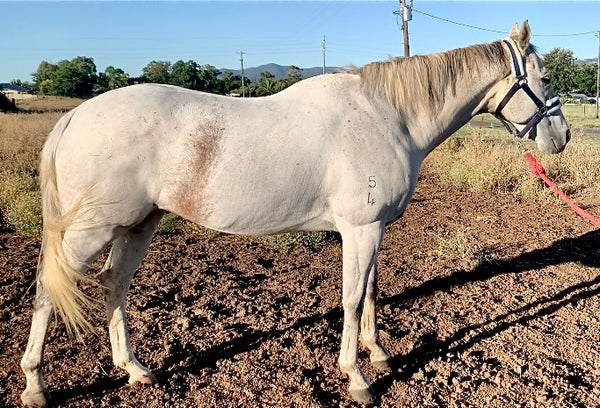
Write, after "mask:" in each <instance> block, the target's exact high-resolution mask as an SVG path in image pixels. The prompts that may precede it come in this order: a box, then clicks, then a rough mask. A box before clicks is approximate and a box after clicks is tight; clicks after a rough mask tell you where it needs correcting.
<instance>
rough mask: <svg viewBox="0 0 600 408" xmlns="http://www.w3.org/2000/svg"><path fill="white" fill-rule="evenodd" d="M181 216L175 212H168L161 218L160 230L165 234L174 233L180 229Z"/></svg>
mask: <svg viewBox="0 0 600 408" xmlns="http://www.w3.org/2000/svg"><path fill="white" fill-rule="evenodd" d="M180 230H181V228H180V226H179V216H178V215H176V214H173V213H166V214H165V215H163V217H162V218H161V219H160V223H159V224H158V232H160V233H163V234H174V233H176V232H178V231H180Z"/></svg>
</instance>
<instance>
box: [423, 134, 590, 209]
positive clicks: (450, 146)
mask: <svg viewBox="0 0 600 408" xmlns="http://www.w3.org/2000/svg"><path fill="white" fill-rule="evenodd" d="M500 132H501V130H498V131H493V130H490V129H468V130H464V129H463V131H462V133H461V134H460V135H458V136H452V137H451V138H450V139H448V141H447V142H446V143H444V144H442V145H441V146H440V147H438V148H437V149H436V150H434V151H433V152H432V153H431V154H430V155H429V157H428V158H427V159H426V160H425V162H424V164H423V170H424V172H425V173H426V174H429V175H432V176H433V177H434V178H435V179H436V180H437V181H439V182H440V183H443V184H446V185H449V186H452V187H454V188H459V189H463V190H468V191H472V192H475V193H496V194H513V195H515V196H517V197H518V198H522V199H528V200H531V199H542V200H545V199H548V197H550V196H551V194H550V193H549V192H548V191H547V189H546V188H545V187H544V186H543V184H542V183H541V182H540V181H539V179H538V178H537V177H534V176H533V175H531V174H530V173H529V167H528V165H527V163H526V161H525V160H524V159H523V157H522V154H521V151H520V149H519V146H518V145H517V143H516V142H514V141H513V140H511V139H510V136H502V135H501V133H500ZM527 147H528V148H530V149H531V152H532V153H533V155H534V156H535V157H536V158H537V159H538V161H539V162H540V163H541V164H542V166H544V168H545V169H546V174H547V175H548V177H550V178H551V179H552V180H553V181H554V182H556V183H557V184H558V185H559V187H560V188H561V189H563V190H564V191H566V192H567V193H569V194H574V193H579V192H583V191H584V190H586V189H594V190H598V189H600V177H598V176H597V175H598V174H600V154H598V153H599V152H600V151H599V145H598V143H596V142H594V141H593V139H591V138H587V137H585V136H583V135H582V134H577V133H576V134H574V136H573V139H572V140H571V142H570V143H569V145H568V146H567V149H566V150H565V151H564V152H563V153H561V154H557V155H549V154H543V153H541V152H539V151H536V150H535V145H534V144H531V143H527Z"/></svg>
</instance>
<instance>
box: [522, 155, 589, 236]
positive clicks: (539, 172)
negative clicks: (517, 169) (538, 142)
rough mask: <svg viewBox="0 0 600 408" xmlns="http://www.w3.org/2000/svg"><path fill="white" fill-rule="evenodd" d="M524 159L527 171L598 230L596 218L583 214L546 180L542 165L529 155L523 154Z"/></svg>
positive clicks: (579, 208)
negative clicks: (539, 179) (527, 167)
mask: <svg viewBox="0 0 600 408" xmlns="http://www.w3.org/2000/svg"><path fill="white" fill-rule="evenodd" d="M524 157H525V160H527V162H528V163H529V170H530V171H531V173H532V174H533V175H534V176H538V177H539V178H541V179H542V180H544V183H546V184H547V185H548V187H549V188H550V190H552V191H553V192H555V193H556V194H557V195H558V196H559V197H560V198H562V199H563V201H564V202H565V203H567V204H568V205H569V207H571V208H572V209H573V210H575V212H576V213H577V214H579V215H580V216H581V217H583V218H585V219H586V220H588V221H589V222H591V223H592V224H594V225H595V226H596V227H598V228H600V220H599V219H598V218H596V217H594V216H593V215H591V214H589V213H587V212H585V210H583V209H582V208H581V207H579V206H578V205H577V204H575V202H574V201H573V200H571V199H570V198H569V197H568V196H567V195H566V194H565V193H563V192H562V191H561V190H560V188H558V186H557V185H556V184H554V183H553V182H552V180H550V179H549V178H548V176H546V171H545V170H544V168H543V167H542V165H541V164H540V163H539V162H538V161H537V160H536V159H535V157H533V156H532V155H531V153H529V152H525V154H524Z"/></svg>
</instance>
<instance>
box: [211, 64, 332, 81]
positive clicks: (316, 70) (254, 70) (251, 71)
mask: <svg viewBox="0 0 600 408" xmlns="http://www.w3.org/2000/svg"><path fill="white" fill-rule="evenodd" d="M285 67H286V66H284V65H279V64H273V63H271V64H265V65H259V66H258V67H251V68H244V76H246V78H250V80H251V81H256V80H257V79H258V78H259V77H260V74H261V72H265V71H267V72H270V73H271V74H273V76H275V78H283V77H285V75H286V72H285ZM219 71H221V72H231V73H232V74H233V75H240V73H241V71H240V70H239V69H229V68H221V69H219ZM300 71H301V72H302V77H303V78H310V77H312V76H315V75H319V74H321V73H323V67H312V68H300ZM339 71H344V68H340V67H325V72H339Z"/></svg>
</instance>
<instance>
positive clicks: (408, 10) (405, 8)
mask: <svg viewBox="0 0 600 408" xmlns="http://www.w3.org/2000/svg"><path fill="white" fill-rule="evenodd" d="M412 5H413V0H408V1H407V0H400V16H401V17H402V38H403V41H404V57H410V44H409V41H408V22H409V21H410V20H412Z"/></svg>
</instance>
